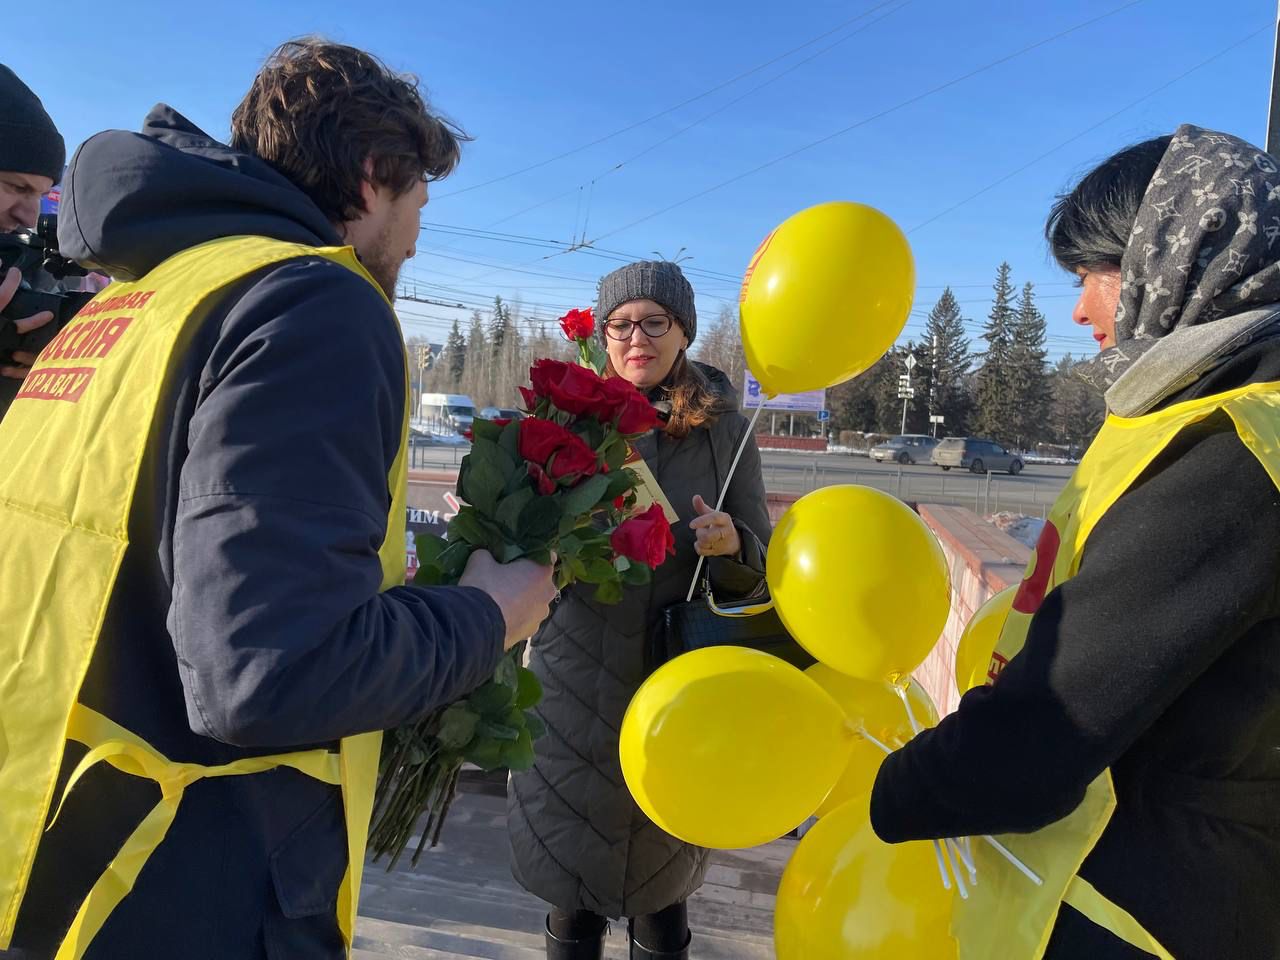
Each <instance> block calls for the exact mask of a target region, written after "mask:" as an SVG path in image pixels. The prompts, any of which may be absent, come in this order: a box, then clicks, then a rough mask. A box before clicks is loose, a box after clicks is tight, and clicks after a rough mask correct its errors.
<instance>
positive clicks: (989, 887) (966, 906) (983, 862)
mask: <svg viewBox="0 0 1280 960" xmlns="http://www.w3.org/2000/svg"><path fill="white" fill-rule="evenodd" d="M1219 410H1222V411H1224V412H1225V413H1226V414H1227V415H1228V416H1230V417H1231V419H1232V421H1233V422H1234V424H1235V427H1236V431H1237V433H1238V434H1239V435H1240V439H1241V440H1242V441H1243V442H1244V444H1245V445H1246V446H1247V447H1248V448H1249V449H1250V450H1251V451H1252V452H1253V454H1254V455H1255V456H1256V457H1257V458H1258V460H1259V461H1260V462H1261V463H1262V465H1263V467H1264V468H1265V469H1266V471H1267V473H1268V474H1269V475H1270V476H1271V479H1272V480H1273V481H1274V482H1275V483H1276V486H1277V487H1280V383H1266V384H1255V385H1252V386H1248V387H1242V388H1241V389H1239V390H1233V391H1230V392H1228V393H1221V394H1216V395H1214V396H1211V397H1205V398H1203V399H1199V400H1189V401H1187V402H1185V403H1179V404H1176V405H1174V406H1172V407H1169V408H1168V409H1166V410H1161V411H1159V412H1157V413H1152V414H1148V415H1146V416H1143V417H1134V418H1130V419H1126V418H1120V417H1110V418H1108V419H1107V422H1106V423H1105V424H1104V425H1103V428H1102V430H1101V432H1100V433H1099V434H1098V437H1097V439H1096V440H1094V441H1093V444H1092V445H1091V446H1090V447H1089V451H1088V453H1087V454H1086V455H1085V457H1084V459H1083V460H1081V462H1080V466H1079V467H1078V468H1077V469H1076V471H1075V473H1074V474H1073V475H1072V477H1071V479H1070V481H1068V483H1067V486H1066V488H1065V489H1064V490H1063V491H1062V494H1061V496H1059V498H1058V501H1057V503H1056V504H1054V507H1053V510H1052V511H1051V512H1050V514H1049V518H1048V523H1047V524H1046V526H1045V530H1044V533H1043V535H1042V536H1041V538H1040V542H1039V544H1038V545H1037V546H1036V550H1035V553H1034V554H1033V555H1032V557H1031V562H1030V564H1029V565H1028V568H1027V574H1026V578H1025V579H1024V580H1023V582H1022V585H1021V586H1020V587H1019V591H1018V594H1017V597H1016V598H1015V600H1014V604H1013V610H1012V612H1011V613H1010V614H1009V619H1008V620H1007V621H1006V623H1005V627H1004V631H1003V633H1002V634H1001V637H1000V641H999V643H998V644H997V646H996V652H995V653H994V654H993V656H992V668H991V672H992V676H993V677H996V678H997V679H996V682H999V681H998V675H999V671H1000V669H1001V668H1002V667H1003V665H1004V664H1006V663H1008V662H1009V660H1010V659H1011V658H1012V657H1013V656H1014V655H1015V654H1017V653H1018V651H1020V650H1021V649H1022V646H1023V644H1024V643H1025V642H1026V638H1027V631H1028V628H1029V627H1030V624H1031V619H1032V617H1033V616H1034V614H1035V612H1036V610H1038V609H1039V607H1040V604H1041V602H1042V601H1043V600H1044V597H1045V595H1046V594H1047V593H1048V592H1049V591H1050V590H1053V589H1054V588H1055V587H1058V586H1060V585H1061V584H1063V583H1065V582H1066V581H1067V580H1069V579H1071V577H1073V576H1075V574H1076V572H1077V571H1078V570H1079V569H1080V560H1081V557H1082V556H1083V554H1084V548H1085V542H1086V541H1087V540H1088V538H1089V534H1090V533H1091V532H1092V531H1093V528H1094V527H1095V526H1096V525H1097V523H1098V521H1099V520H1100V519H1101V518H1102V517H1103V515H1104V514H1105V513H1106V512H1107V510H1109V509H1110V508H1111V505H1112V504H1114V503H1115V502H1116V501H1117V500H1118V499H1119V498H1120V497H1121V495H1123V494H1124V492H1125V491H1126V490H1128V489H1129V488H1130V487H1131V486H1132V485H1133V484H1134V482H1135V481H1136V480H1137V479H1138V478H1139V477H1140V476H1141V475H1142V473H1143V471H1145V470H1146V469H1147V467H1148V466H1149V465H1150V464H1151V462H1152V461H1153V460H1154V459H1155V458H1156V457H1157V456H1158V455H1159V454H1160V452H1161V451H1162V450H1164V448H1165V447H1167V446H1168V445H1169V443H1170V442H1171V441H1172V440H1173V439H1174V437H1176V436H1177V435H1178V434H1179V433H1180V432H1181V431H1182V430H1184V429H1185V428H1186V427H1188V426H1191V425H1192V424H1195V423H1198V422H1199V421H1201V420H1204V419H1205V418H1206V417H1208V416H1210V415H1212V414H1214V413H1215V412H1217V411H1219ZM1115 805H1116V794H1115V788H1114V786H1113V785H1112V782H1111V773H1110V771H1103V773H1102V774H1101V775H1100V776H1098V778H1097V779H1095V780H1094V781H1093V783H1091V784H1090V785H1089V787H1088V789H1087V791H1086V792H1085V797H1084V800H1083V801H1082V802H1081V803H1080V805H1079V806H1078V807H1077V808H1076V809H1075V810H1074V811H1073V812H1072V813H1071V814H1069V815H1068V816H1066V817H1064V818H1063V819H1062V820H1059V821H1058V822H1057V823H1055V824H1052V825H1051V826H1049V827H1046V828H1045V829H1043V830H1039V831H1036V832H1035V833H1031V834H1022V835H1010V836H1002V837H1000V841H1001V842H1002V843H1003V844H1004V845H1005V846H1006V847H1008V848H1009V849H1010V850H1011V851H1012V852H1013V853H1014V854H1015V855H1016V856H1017V857H1018V858H1019V859H1021V860H1022V862H1023V863H1025V864H1026V865H1027V866H1028V867H1030V868H1031V869H1032V870H1033V871H1035V872H1036V873H1037V874H1038V875H1039V876H1040V877H1041V878H1042V879H1043V881H1044V883H1043V885H1042V886H1036V885H1034V884H1033V883H1032V882H1031V881H1030V880H1029V879H1028V878H1026V877H1025V876H1023V875H1022V874H1021V873H1019V872H1018V871H1017V870H1015V869H1014V868H1013V867H1012V866H1011V865H1010V864H1009V863H1007V862H1006V861H1005V860H1004V859H1003V858H1002V857H1000V855H999V854H998V853H996V852H995V851H994V850H991V849H989V848H988V847H987V845H986V844H974V845H973V853H974V856H975V858H976V859H977V861H978V863H977V867H978V884H977V886H975V887H973V888H972V889H971V890H970V893H969V898H968V900H957V901H956V910H955V915H954V918H953V921H952V928H953V931H954V932H955V935H956V939H957V940H958V941H959V944H960V958H961V960H1040V958H1041V957H1043V956H1044V953H1045V950H1046V949H1047V948H1048V945H1049V938H1050V936H1051V935H1052V933H1053V928H1054V924H1055V923H1056V921H1057V917H1058V911H1059V909H1060V907H1061V905H1062V904H1063V903H1069V904H1070V905H1071V906H1072V907H1074V908H1075V909H1076V910H1078V911H1080V912H1081V913H1082V914H1084V916H1086V917H1088V918H1089V919H1090V920H1091V921H1093V922H1094V923H1096V924H1099V925H1100V926H1102V927H1105V928H1106V929H1107V930H1109V931H1111V932H1112V933H1113V934H1115V935H1116V936H1117V937H1119V938H1120V939H1122V940H1124V941H1126V942H1127V943H1129V944H1131V945H1133V946H1135V947H1137V948H1138V949H1140V950H1145V951H1146V952H1147V953H1150V954H1152V955H1153V956H1156V957H1159V958H1161V960H1174V958H1173V957H1172V955H1171V954H1170V953H1169V951H1167V950H1166V949H1165V948H1164V947H1162V946H1161V945H1160V943H1159V942H1158V941H1157V940H1156V938H1155V937H1153V936H1152V935H1151V934H1150V933H1148V932H1147V931H1146V930H1145V929H1143V927H1142V925H1141V924H1139V923H1138V921H1137V920H1135V919H1134V918H1133V916H1132V915H1130V914H1129V912H1128V911H1126V910H1124V909H1123V908H1122V907H1120V906H1118V905H1117V904H1115V903H1112V902H1111V901H1110V900H1108V899H1106V898H1105V897H1104V896H1102V894H1100V893H1099V892H1098V891H1097V890H1096V889H1095V888H1094V887H1093V886H1091V885H1090V884H1089V883H1088V882H1087V881H1086V880H1084V879H1083V878H1082V877H1080V876H1079V870H1080V867H1081V865H1082V864H1083V863H1084V861H1085V858H1086V857H1087V856H1088V855H1089V852H1090V851H1091V850H1092V849H1093V848H1094V846H1095V845H1096V844H1097V842H1098V840H1099V838H1100V837H1101V836H1102V833H1103V831H1104V830H1105V829H1106V827H1107V823H1108V822H1109V821H1110V820H1111V815H1112V813H1113V811H1114V810H1115ZM1153 882H1156V881H1155V879H1154V878H1153Z"/></svg>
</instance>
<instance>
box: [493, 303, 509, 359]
mask: <svg viewBox="0 0 1280 960" xmlns="http://www.w3.org/2000/svg"><path fill="white" fill-rule="evenodd" d="M510 331H511V309H510V308H509V307H508V306H507V305H506V304H505V303H503V302H502V297H500V296H498V297H494V298H493V314H492V315H491V316H490V318H489V349H490V350H492V351H493V356H494V357H495V358H496V357H499V356H501V355H502V345H503V343H505V342H506V339H507V334H508V333H509V332H510Z"/></svg>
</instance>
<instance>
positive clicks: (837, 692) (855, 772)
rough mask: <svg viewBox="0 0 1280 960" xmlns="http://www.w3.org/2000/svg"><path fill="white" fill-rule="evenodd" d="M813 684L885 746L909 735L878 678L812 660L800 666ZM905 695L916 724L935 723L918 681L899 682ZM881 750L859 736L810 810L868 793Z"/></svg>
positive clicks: (890, 691)
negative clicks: (835, 778)
mask: <svg viewBox="0 0 1280 960" xmlns="http://www.w3.org/2000/svg"><path fill="white" fill-rule="evenodd" d="M805 673H806V674H808V675H809V677H811V678H812V679H813V680H814V682H815V683H817V684H818V686H820V687H822V689H823V690H825V691H827V693H829V694H831V696H832V698H833V699H834V700H835V701H836V703H838V704H840V706H841V708H842V709H843V710H844V712H845V716H847V717H848V718H849V721H850V722H851V723H852V724H854V726H856V727H858V728H860V729H864V730H866V731H867V732H868V733H869V734H871V736H873V737H875V738H876V739H877V740H879V741H880V742H881V743H883V744H884V745H885V746H887V747H891V748H897V747H899V746H901V745H902V744H904V743H906V742H907V741H909V740H910V739H911V738H912V737H913V736H915V731H914V729H913V728H912V726H911V721H910V718H908V716H907V710H906V707H904V706H903V703H902V699H901V698H900V697H899V696H898V693H897V691H896V690H895V688H894V686H893V685H892V684H890V683H887V682H885V681H883V680H859V679H857V678H856V677H850V676H846V675H845V674H843V673H840V672H839V671H836V670H832V669H831V668H830V667H828V666H827V665H826V664H825V663H815V664H814V665H813V666H812V667H810V668H809V669H808V670H806V671H805ZM905 690H906V693H907V700H908V701H909V702H910V703H911V711H912V713H913V714H915V718H916V723H917V724H919V726H920V727H921V728H924V727H934V726H937V724H938V708H937V707H936V706H935V705H934V703H933V699H932V698H931V697H930V696H929V694H928V692H927V691H926V690H925V689H924V687H922V686H920V684H918V683H917V682H916V681H915V680H910V681H908V683H907V684H906V685H905ZM884 758H885V753H884V751H883V750H881V749H880V748H879V747H878V746H876V745H875V744H874V743H872V742H871V741H870V740H867V739H864V738H862V737H859V738H858V740H857V742H856V743H854V745H853V750H852V751H851V752H850V755H849V765H848V766H847V767H845V770H844V773H843V774H842V775H841V777H840V779H839V781H838V782H837V783H836V785H835V786H834V787H832V788H831V792H830V793H829V794H827V799H825V800H823V801H822V806H820V807H818V809H817V810H816V811H814V816H817V817H825V816H826V815H827V814H829V813H831V812H832V811H834V810H836V809H837V808H839V807H842V806H844V804H846V803H848V802H849V801H850V800H857V799H863V801H864V802H865V798H866V797H868V796H870V794H871V788H872V786H874V785H875V782H876V773H877V772H879V770H880V764H882V763H883V762H884Z"/></svg>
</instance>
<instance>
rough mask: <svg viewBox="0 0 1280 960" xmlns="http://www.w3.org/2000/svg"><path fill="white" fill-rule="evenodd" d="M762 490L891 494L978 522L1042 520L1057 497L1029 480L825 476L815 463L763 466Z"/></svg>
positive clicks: (863, 473) (881, 473) (868, 472)
mask: <svg viewBox="0 0 1280 960" xmlns="http://www.w3.org/2000/svg"><path fill="white" fill-rule="evenodd" d="M764 481H765V488H766V489H767V490H768V491H769V492H770V493H797V494H804V493H810V492H812V491H813V490H816V489H818V488H819V487H825V486H829V485H831V484H834V483H858V484H862V485H863V486H868V487H873V488H875V489H877V490H883V491H884V492H885V493H891V494H893V495H894V496H895V497H897V498H898V499H899V500H904V501H907V502H912V503H942V504H951V505H954V506H961V507H969V508H971V509H972V510H973V511H974V512H975V513H978V514H981V515H983V516H987V515H990V514H992V513H1000V512H1001V511H1005V510H1007V511H1010V512H1013V513H1021V514H1024V515H1026V516H1032V517H1042V518H1047V517H1048V515H1049V508H1050V507H1051V506H1053V502H1054V501H1055V500H1056V499H1057V497H1058V491H1057V490H1056V489H1045V490H1041V489H1040V488H1041V484H1039V483H1037V482H1036V481H1035V480H1034V479H1033V478H1029V477H1014V476H999V475H997V474H993V473H986V474H958V475H955V474H948V473H943V472H941V471H939V472H938V473H937V474H936V475H926V474H921V473H917V472H908V471H906V470H904V469H903V468H902V467H898V468H897V470H893V471H889V470H876V469H872V468H867V469H865V470H859V469H856V468H855V469H853V470H848V469H842V470H831V469H830V468H829V466H827V465H825V464H823V463H822V462H821V461H819V460H814V461H813V463H812V464H807V465H805V466H803V467H800V468H798V469H797V468H796V467H791V466H780V465H779V464H776V463H775V464H770V463H766V464H765V466H764Z"/></svg>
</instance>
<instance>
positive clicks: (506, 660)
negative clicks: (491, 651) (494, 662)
mask: <svg viewBox="0 0 1280 960" xmlns="http://www.w3.org/2000/svg"><path fill="white" fill-rule="evenodd" d="M521 669H522V668H521V667H520V665H519V664H517V663H516V661H515V659H514V658H513V657H511V656H509V655H508V656H505V657H503V658H502V659H501V660H499V661H498V669H497V670H495V671H494V672H493V682H494V683H500V684H502V685H503V686H504V687H506V688H507V689H508V690H510V691H511V692H512V693H517V694H518V693H519V690H520V670H521Z"/></svg>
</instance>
